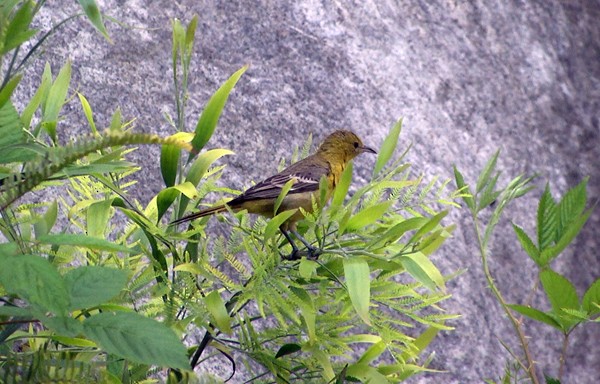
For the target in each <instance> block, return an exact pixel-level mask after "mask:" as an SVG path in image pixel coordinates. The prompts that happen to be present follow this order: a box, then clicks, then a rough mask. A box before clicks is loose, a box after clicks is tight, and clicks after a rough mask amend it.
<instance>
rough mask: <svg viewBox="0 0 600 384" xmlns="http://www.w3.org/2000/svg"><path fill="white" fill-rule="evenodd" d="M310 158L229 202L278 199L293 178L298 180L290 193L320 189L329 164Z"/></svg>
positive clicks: (327, 172)
mask: <svg viewBox="0 0 600 384" xmlns="http://www.w3.org/2000/svg"><path fill="white" fill-rule="evenodd" d="M309 159H310V158H306V159H304V160H301V161H299V162H297V163H294V164H292V165H290V166H289V167H288V168H286V169H284V170H283V171H281V172H280V173H278V174H276V175H274V176H271V177H269V178H268V179H266V180H263V181H261V182H260V183H258V184H256V185H255V186H253V187H250V188H248V189H247V190H246V191H245V192H244V193H242V194H241V195H239V196H238V197H236V198H235V199H233V200H232V201H230V202H229V203H228V204H229V205H235V204H237V203H241V202H243V201H248V200H260V199H276V198H277V197H278V196H279V194H280V193H281V189H282V188H283V186H284V185H285V183H287V182H288V181H290V180H291V179H296V182H295V183H294V184H293V185H292V187H291V188H290V190H289V191H288V194H294V193H302V192H313V191H316V190H318V189H319V181H320V180H321V177H322V176H327V175H328V174H329V172H330V171H329V167H328V166H327V164H321V163H320V162H319V163H315V162H313V161H307V160H309ZM311 160H312V159H311Z"/></svg>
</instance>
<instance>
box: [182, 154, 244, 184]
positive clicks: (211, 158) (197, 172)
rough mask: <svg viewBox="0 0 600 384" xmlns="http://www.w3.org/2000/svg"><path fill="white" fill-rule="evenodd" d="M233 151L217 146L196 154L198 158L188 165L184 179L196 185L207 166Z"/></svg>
mask: <svg viewBox="0 0 600 384" xmlns="http://www.w3.org/2000/svg"><path fill="white" fill-rule="evenodd" d="M233 154H234V152H233V151H230V150H229V149H223V148H217V149H211V150H210V151H206V152H204V153H201V154H200V155H198V158H197V159H196V160H194V163H193V164H192V166H191V167H190V169H189V171H188V173H187V175H186V177H185V180H186V181H189V182H190V183H192V184H193V185H194V186H196V185H198V183H199V182H200V180H202V178H203V177H204V174H205V173H206V171H207V170H208V168H209V167H210V166H211V165H212V164H213V163H214V162H215V161H217V160H218V159H220V158H221V157H223V156H227V155H233Z"/></svg>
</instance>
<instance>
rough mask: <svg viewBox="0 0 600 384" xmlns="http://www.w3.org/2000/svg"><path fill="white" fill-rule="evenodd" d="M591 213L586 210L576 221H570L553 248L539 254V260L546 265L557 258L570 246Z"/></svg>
mask: <svg viewBox="0 0 600 384" xmlns="http://www.w3.org/2000/svg"><path fill="white" fill-rule="evenodd" d="M592 212H593V208H590V209H589V210H587V211H586V212H585V213H584V214H583V215H582V216H579V217H578V218H577V219H575V220H573V221H571V222H570V223H569V225H568V227H567V228H566V229H564V230H563V233H562V236H561V237H560V239H558V241H557V242H556V244H555V245H554V246H550V247H548V248H546V249H544V250H543V251H542V253H541V259H542V261H543V262H545V263H546V264H547V263H549V262H550V261H552V260H553V259H554V258H555V257H556V256H558V255H559V254H560V253H561V252H562V251H564V249H565V248H567V247H568V246H569V244H571V242H572V241H573V239H575V237H576V236H577V235H578V234H579V232H581V229H582V228H583V226H584V225H585V223H586V222H587V221H588V219H589V218H590V215H591V214H592Z"/></svg>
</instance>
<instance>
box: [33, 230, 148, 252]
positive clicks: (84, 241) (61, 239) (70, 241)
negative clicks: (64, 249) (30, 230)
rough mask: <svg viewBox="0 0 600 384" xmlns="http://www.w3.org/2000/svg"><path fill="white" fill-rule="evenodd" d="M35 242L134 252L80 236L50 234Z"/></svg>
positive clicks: (100, 240) (116, 245)
mask: <svg viewBox="0 0 600 384" xmlns="http://www.w3.org/2000/svg"><path fill="white" fill-rule="evenodd" d="M37 240H38V241H39V242H40V243H42V244H52V245H72V246H76V247H83V248H88V249H95V250H99V251H114V252H127V253H135V252H136V251H135V250H133V249H130V248H127V247H125V246H123V245H119V244H115V243H112V242H110V241H108V240H104V239H100V238H96V237H91V236H86V235H82V234H67V233H63V234H51V235H45V236H41V237H39V238H38V239H37Z"/></svg>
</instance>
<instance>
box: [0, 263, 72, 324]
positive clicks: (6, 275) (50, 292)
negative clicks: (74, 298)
mask: <svg viewBox="0 0 600 384" xmlns="http://www.w3.org/2000/svg"><path fill="white" fill-rule="evenodd" d="M0 284H1V285H3V286H4V289H5V290H6V292H8V293H10V294H16V295H18V296H19V297H20V298H22V299H24V300H26V301H28V302H29V303H30V304H32V305H35V306H38V307H40V308H42V309H43V310H47V311H50V312H53V313H55V314H64V313H66V312H67V307H68V306H69V298H68V297H69V296H68V294H67V289H66V286H65V282H64V281H63V279H62V277H61V276H60V275H59V273H58V271H57V270H56V268H54V266H53V265H52V264H50V262H48V260H46V259H44V258H43V257H40V256H35V255H15V256H7V255H0Z"/></svg>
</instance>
